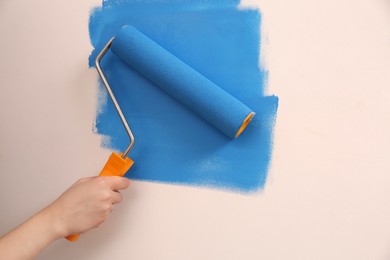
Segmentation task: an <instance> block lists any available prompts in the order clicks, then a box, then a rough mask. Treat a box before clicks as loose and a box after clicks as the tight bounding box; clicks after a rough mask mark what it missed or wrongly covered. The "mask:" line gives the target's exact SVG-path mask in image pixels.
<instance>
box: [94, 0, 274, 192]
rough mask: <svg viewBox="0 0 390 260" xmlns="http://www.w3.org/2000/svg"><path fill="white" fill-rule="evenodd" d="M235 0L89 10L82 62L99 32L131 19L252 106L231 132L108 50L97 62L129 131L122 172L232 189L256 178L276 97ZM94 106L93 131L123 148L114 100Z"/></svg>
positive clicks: (268, 145)
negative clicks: (241, 127)
mask: <svg viewBox="0 0 390 260" xmlns="http://www.w3.org/2000/svg"><path fill="white" fill-rule="evenodd" d="M238 4H239V2H238V1H222V0H220V1H200V0H198V1H195V0H187V1H185V0H175V1H163V0H154V1H135V0H133V1H130V0H127V1H124V0H122V1H108V0H107V1H103V5H102V7H99V8H95V9H94V10H92V12H91V16H90V28H89V29H90V38H91V43H92V44H93V46H94V50H93V52H92V54H91V56H90V66H93V64H94V60H95V58H96V55H97V53H98V52H99V51H100V50H101V49H102V48H103V46H104V45H105V44H106V43H107V41H108V40H109V39H110V38H111V37H113V36H115V34H116V33H117V32H118V31H119V30H120V28H121V27H122V26H123V25H126V24H131V25H133V26H135V27H136V28H138V29H139V30H140V31H142V32H144V33H145V34H146V35H148V36H149V37H150V38H152V39H153V40H154V41H156V42H157V43H158V44H160V45H161V46H162V47H164V48H165V49H167V50H168V51H170V52H171V53H173V54H174V55H176V56H177V57H179V58H180V59H181V60H182V61H184V62H185V63H187V64H188V65H190V66H191V67H192V68H194V69H195V70H197V71H198V72H200V73H201V74H203V75H204V76H205V77H207V78H208V79H210V80H211V81H213V82H214V83H216V84H217V85H218V86H220V87H221V88H223V89H224V90H226V91H227V92H229V93H230V94H232V95H233V96H235V97H236V98H238V99H239V100H241V101H242V102H244V103H245V104H247V105H248V106H249V107H251V108H252V109H253V110H254V111H255V112H256V116H255V117H254V118H253V121H252V122H251V123H250V124H249V126H248V127H247V129H246V130H245V131H244V133H243V134H242V135H241V136H240V137H239V138H237V139H235V140H231V139H229V138H227V137H226V136H225V135H223V134H221V132H219V131H218V130H216V129H215V128H213V127H212V126H210V125H209V124H207V123H206V122H204V121H203V120H202V119H200V118H199V117H198V116H196V115H195V114H194V113H192V112H191V111H190V110H189V109H187V108H186V107H184V106H183V105H182V104H180V103H179V102H177V101H176V100H175V99H173V98H172V97H170V96H168V95H167V94H165V93H164V92H162V91H161V90H160V89H159V88H157V87H156V86H155V85H154V84H153V83H151V82H150V81H148V80H147V79H145V78H143V77H142V76H140V75H139V74H138V73H136V72H135V71H133V70H132V69H131V68H130V67H128V66H127V65H126V64H124V63H123V62H121V61H120V59H119V58H118V57H116V56H115V55H113V54H112V53H111V52H108V53H107V54H106V57H105V58H104V60H103V61H102V67H103V70H104V71H105V73H106V76H107V79H108V81H109V82H110V85H111V87H112V88H113V91H114V93H115V94H116V96H117V99H118V102H119V104H120V105H121V107H122V110H123V112H124V114H125V116H126V118H127V120H128V121H129V123H130V125H131V127H132V129H133V131H134V135H135V137H136V144H135V147H134V150H133V151H132V152H131V154H130V157H131V158H132V159H133V160H134V161H135V164H134V166H133V167H132V168H131V170H130V171H129V172H128V173H127V174H126V176H127V177H128V178H130V179H135V180H146V181H154V182H164V183H175V184H182V185H194V186H206V187H211V188H218V189H225V190H231V191H237V192H251V191H256V190H258V189H260V188H262V187H264V184H265V180H266V176H267V171H268V167H269V163H270V159H271V152H272V132H273V127H274V121H275V116H276V111H277V107H278V98H277V97H276V96H264V93H263V88H264V85H265V80H266V71H265V70H264V69H262V68H259V65H258V64H259V48H260V41H261V38H260V23H261V14H260V12H259V11H258V10H248V9H239V8H238ZM100 91H101V92H102V93H104V91H105V90H104V89H103V88H101V89H100ZM99 105H100V107H99V108H98V111H99V113H97V118H96V131H97V133H98V134H101V135H104V136H107V137H109V140H108V141H107V142H105V144H104V145H105V146H106V147H109V148H112V149H117V150H124V149H125V148H126V146H127V145H128V142H129V141H128V138H127V136H126V133H125V131H124V129H123V127H122V125H121V122H120V120H119V118H118V115H117V113H116V111H115V109H114V107H113V105H112V104H111V102H110V101H107V102H101V103H100V104H99Z"/></svg>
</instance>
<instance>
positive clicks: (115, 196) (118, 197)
mask: <svg viewBox="0 0 390 260" xmlns="http://www.w3.org/2000/svg"><path fill="white" fill-rule="evenodd" d="M113 193H114V194H113V195H112V203H113V204H117V203H119V202H121V201H122V199H123V196H122V194H121V193H120V192H119V191H114V192H113Z"/></svg>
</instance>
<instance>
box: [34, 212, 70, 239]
mask: <svg viewBox="0 0 390 260" xmlns="http://www.w3.org/2000/svg"><path fill="white" fill-rule="evenodd" d="M60 214H61V213H60V212H58V211H57V210H56V208H55V207H53V205H49V206H48V207H47V208H45V209H43V210H42V211H40V212H39V213H38V214H37V216H38V218H40V219H41V221H42V222H43V225H45V229H46V232H47V235H48V238H49V239H50V240H52V241H54V240H57V239H59V238H62V237H65V236H67V235H68V234H67V232H66V228H65V227H64V225H63V223H62V222H61V216H60Z"/></svg>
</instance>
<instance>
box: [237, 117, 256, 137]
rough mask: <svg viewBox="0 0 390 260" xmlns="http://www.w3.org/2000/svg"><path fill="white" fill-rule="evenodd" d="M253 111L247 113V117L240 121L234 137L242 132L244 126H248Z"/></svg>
mask: <svg viewBox="0 0 390 260" xmlns="http://www.w3.org/2000/svg"><path fill="white" fill-rule="evenodd" d="M255 114H256V113H255V112H251V113H249V115H247V117H246V118H245V119H244V122H242V125H241V126H240V128H239V129H238V131H237V133H236V136H235V137H234V138H237V137H239V136H240V134H241V133H242V132H244V130H245V128H246V127H247V126H248V124H249V123H250V122H251V121H252V118H253V117H254V116H255Z"/></svg>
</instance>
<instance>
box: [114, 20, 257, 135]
mask: <svg viewBox="0 0 390 260" xmlns="http://www.w3.org/2000/svg"><path fill="white" fill-rule="evenodd" d="M111 50H112V52H113V53H114V54H115V55H117V56H118V57H119V58H120V59H121V60H123V61H124V62H126V63H127V64H128V65H129V66H130V67H132V68H133V69H134V70H135V71H137V72H138V73H140V74H141V75H142V76H144V77H145V78H147V79H149V80H150V81H151V82H153V83H154V84H155V85H157V86H159V87H160V88H161V89H162V90H164V91H165V92H166V93H168V94H169V95H171V96H172V97H174V98H176V99H177V100H178V101H179V102H181V103H182V104H184V105H185V106H187V107H188V108H189V109H190V110H192V111H193V112H194V113H195V114H197V115H198V116H199V117H201V118H203V119H204V120H206V121H207V122H208V123H210V124H211V125H213V126H214V127H216V128H217V129H219V130H220V131H221V132H223V133H224V134H226V135H227V136H229V137H231V138H234V137H235V136H236V134H237V132H238V130H239V129H240V127H241V125H242V124H243V122H244V120H245V119H246V118H247V117H248V115H249V114H250V113H252V110H251V109H250V108H249V107H247V106H246V105H245V104H243V103H242V102H241V101H239V100H238V99H236V98H235V97H233V96H232V95H230V94H229V93H227V92H226V91H224V90H223V89H221V88H220V87H218V86H217V85H216V84H214V83H213V82H211V81H210V80H208V79H207V78H205V77H204V76H203V75H201V74H200V73H199V72H197V71H195V70H194V69H193V68H191V67H190V66H188V65H187V64H185V63H184V62H183V61H181V60H179V59H178V58H177V57H176V56H174V55H173V54H171V53H170V52H168V51H167V50H165V49H164V48H162V47H161V46H160V45H158V44H157V43H156V42H154V41H153V40H151V39H150V38H148V37H147V36H146V35H144V34H143V33H141V32H140V31H138V30H137V29H135V28H134V27H132V26H125V27H123V28H122V29H121V30H120V32H119V33H118V34H117V35H116V36H115V39H114V40H113V42H112V45H111Z"/></svg>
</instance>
